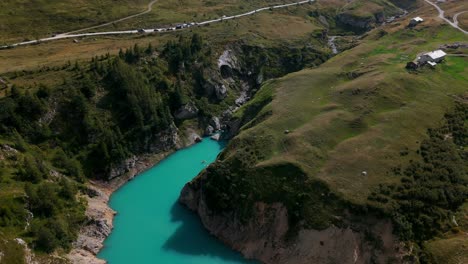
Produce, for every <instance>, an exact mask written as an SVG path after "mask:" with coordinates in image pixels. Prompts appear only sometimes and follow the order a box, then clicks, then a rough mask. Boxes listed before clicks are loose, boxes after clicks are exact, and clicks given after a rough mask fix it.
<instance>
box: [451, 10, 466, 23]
mask: <svg viewBox="0 0 468 264" xmlns="http://www.w3.org/2000/svg"><path fill="white" fill-rule="evenodd" d="M466 12H468V11H461V12H458V13H456V14H455V15H454V16H453V23H454V24H455V25H457V26H458V16H459V15H461V14H463V13H466Z"/></svg>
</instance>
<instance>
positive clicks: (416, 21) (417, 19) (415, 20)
mask: <svg viewBox="0 0 468 264" xmlns="http://www.w3.org/2000/svg"><path fill="white" fill-rule="evenodd" d="M423 21H424V19H422V18H420V17H414V18H412V19H411V20H410V23H409V25H408V26H409V27H415V26H416V25H417V24H419V23H422V22H423Z"/></svg>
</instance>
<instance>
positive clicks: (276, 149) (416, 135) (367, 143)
mask: <svg viewBox="0 0 468 264" xmlns="http://www.w3.org/2000/svg"><path fill="white" fill-rule="evenodd" d="M392 30H394V31H395V32H394V33H391V34H388V35H386V36H383V37H382V38H380V39H378V40H376V41H371V40H370V39H372V38H378V37H377V35H378V34H377V32H374V34H371V35H370V36H368V38H369V41H367V42H366V43H364V44H362V45H360V46H358V47H356V48H354V49H352V50H349V51H346V52H344V53H342V54H340V55H338V56H336V57H334V58H333V59H332V60H330V61H329V62H327V63H326V64H324V65H322V66H321V67H319V68H317V69H308V70H303V71H301V72H298V73H293V74H290V75H288V76H286V77H284V78H281V79H279V80H277V81H275V82H273V83H271V84H269V85H268V86H267V87H268V89H271V86H272V87H273V88H274V89H273V90H274V100H273V101H272V103H271V104H269V105H268V106H267V107H266V108H265V109H264V110H263V111H272V113H273V114H272V116H271V117H270V118H268V119H266V120H265V121H263V122H262V123H260V124H259V125H256V126H254V127H252V128H249V129H247V130H245V131H243V132H242V133H241V134H240V136H239V137H240V138H241V139H242V138H245V139H246V140H252V137H253V135H264V136H266V137H269V138H271V139H272V142H275V144H274V145H273V147H272V146H271V145H268V148H267V149H268V150H265V153H267V156H266V158H265V159H264V160H263V161H262V162H261V163H259V164H258V165H259V166H260V165H272V164H279V163H282V162H284V161H288V162H291V163H294V164H298V165H299V166H300V167H302V168H303V169H304V170H305V171H306V172H308V174H309V175H310V176H311V177H317V178H319V179H321V180H324V181H325V182H327V183H328V184H329V185H330V186H331V187H332V189H334V190H336V191H338V192H339V193H341V194H342V195H344V197H345V198H346V199H348V200H351V201H353V202H356V203H364V202H365V201H366V199H367V196H368V194H369V192H370V191H371V190H372V189H373V188H375V187H376V186H377V185H379V184H381V183H390V182H395V181H399V179H398V178H395V177H389V175H388V173H389V172H390V170H391V168H393V167H395V166H398V165H402V164H405V163H406V162H407V161H408V159H409V158H410V157H411V155H410V157H401V155H400V154H399V153H400V152H401V151H402V150H403V149H405V148H408V149H410V150H412V151H413V152H414V151H415V150H416V149H417V148H418V146H419V143H420V142H421V140H422V139H424V137H425V133H426V130H427V129H428V128H430V127H434V126H437V125H438V122H439V121H438V120H441V119H442V117H443V114H444V113H445V111H446V110H447V109H448V108H449V107H450V105H451V104H452V103H453V96H454V95H456V94H460V93H463V92H466V82H467V81H468V77H467V76H468V67H467V66H468V59H467V58H466V57H465V58H463V57H448V58H447V60H446V62H444V63H443V64H442V65H438V66H437V68H436V69H434V70H432V69H427V68H424V69H422V70H421V71H420V72H419V73H417V74H413V73H408V72H407V71H406V70H405V64H406V62H407V61H410V60H412V59H413V58H414V57H415V56H416V54H417V53H419V52H421V51H427V50H432V49H435V48H437V47H438V46H439V45H440V44H443V43H451V42H456V41H462V40H464V39H465V38H464V36H463V34H462V33H459V32H458V31H456V30H453V29H451V28H450V27H448V26H446V25H438V26H437V25H435V26H433V27H427V28H424V29H422V30H419V31H411V30H405V29H398V31H397V30H396V29H392V28H390V29H389V31H392ZM415 40H417V41H415ZM285 130H290V131H292V132H291V133H289V134H285V133H284V131H285ZM362 171H366V172H367V176H362V174H361V172H362Z"/></svg>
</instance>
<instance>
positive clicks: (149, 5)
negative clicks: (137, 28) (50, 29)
mask: <svg viewBox="0 0 468 264" xmlns="http://www.w3.org/2000/svg"><path fill="white" fill-rule="evenodd" d="M157 1H158V0H153V1H151V2H150V3H149V4H148V6H147V9H146V10H145V11H143V12H141V13H138V14H134V15H130V16H126V17H123V18H119V19H117V20H114V21H111V22H107V23H104V24H100V25H97V26H92V27H87V28H82V29H78V30H73V31H70V32H66V33H62V34H58V36H62V35H68V34H72V33H78V32H82V31H87V30H91V29H95V28H100V27H105V26H109V25H112V24H114V23H117V22H122V21H124V20H128V19H131V18H135V17H138V16H141V15H144V14H148V13H149V12H151V11H153V5H154V4H155V3H156V2H157Z"/></svg>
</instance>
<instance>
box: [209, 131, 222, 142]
mask: <svg viewBox="0 0 468 264" xmlns="http://www.w3.org/2000/svg"><path fill="white" fill-rule="evenodd" d="M210 138H211V139H212V140H216V141H219V139H220V138H221V134H220V133H216V134H214V135H212V136H211V137H210Z"/></svg>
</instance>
